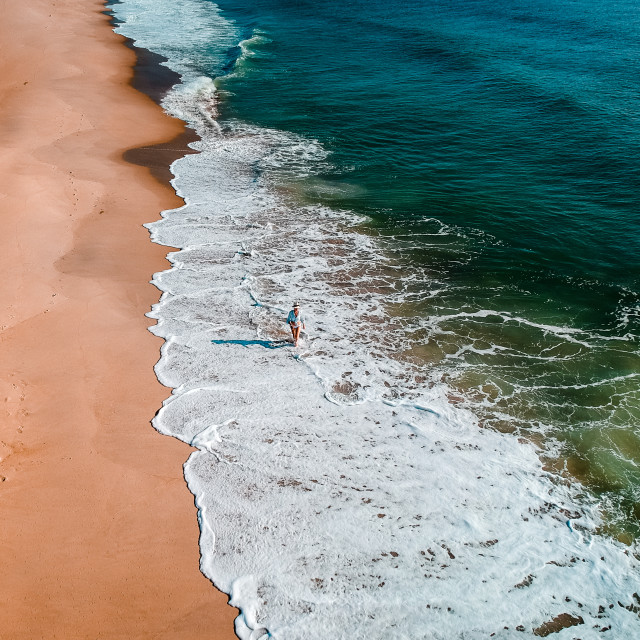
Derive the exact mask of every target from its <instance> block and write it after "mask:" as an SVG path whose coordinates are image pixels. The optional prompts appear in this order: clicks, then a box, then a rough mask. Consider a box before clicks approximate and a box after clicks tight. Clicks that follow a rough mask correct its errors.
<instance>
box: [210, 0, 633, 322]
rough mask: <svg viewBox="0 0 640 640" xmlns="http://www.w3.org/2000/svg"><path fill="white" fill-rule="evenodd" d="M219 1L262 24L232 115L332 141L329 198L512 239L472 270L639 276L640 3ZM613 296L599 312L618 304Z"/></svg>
mask: <svg viewBox="0 0 640 640" xmlns="http://www.w3.org/2000/svg"><path fill="white" fill-rule="evenodd" d="M218 4H219V6H220V7H221V8H222V9H223V12H224V15H225V16H226V17H230V18H232V19H234V20H235V21H236V23H237V24H238V25H239V26H240V27H241V28H242V29H244V33H245V36H246V37H247V38H250V37H251V35H252V34H253V33H254V30H257V33H259V34H262V35H263V36H264V39H259V40H257V41H255V42H250V43H249V47H250V51H251V53H252V54H253V55H252V56H251V58H250V60H248V63H247V64H244V65H243V70H244V74H242V75H240V76H238V75H235V76H233V77H232V78H231V79H229V80H228V81H227V82H226V83H222V85H221V86H223V87H224V88H225V89H228V90H229V91H231V92H233V97H232V99H229V100H228V101H227V102H226V103H225V109H224V111H223V113H224V115H225V116H227V117H237V118H241V119H243V120H251V121H254V122H256V123H259V124H261V125H264V126H269V127H274V128H277V129H285V130H292V131H295V132H298V133H302V134H304V135H308V136H311V137H313V138H316V139H318V140H320V141H321V142H323V143H324V144H325V145H326V146H327V148H329V149H330V150H331V151H332V157H331V161H332V163H333V165H334V171H332V172H330V173H328V174H326V175H325V176H323V177H324V178H325V179H326V180H327V181H328V182H329V184H330V185H331V184H333V185H334V186H335V187H336V191H337V193H334V192H333V191H332V190H331V189H329V194H328V197H329V198H330V199H331V200H332V202H335V201H336V200H339V201H340V205H341V206H348V207H352V208H355V209H356V210H361V211H365V212H367V213H369V214H370V215H372V216H373V217H374V219H375V220H376V221H377V222H379V223H380V224H382V225H386V224H389V223H391V224H393V225H396V224H399V225H401V226H402V227H404V228H406V229H410V230H411V229H414V228H415V226H416V224H417V223H418V221H419V220H421V219H423V218H424V217H425V216H429V217H435V218H437V219H438V220H441V221H443V222H445V223H447V224H454V225H459V226H462V227H465V228H469V229H474V230H481V231H483V232H485V233H487V234H490V235H491V236H492V237H493V238H495V239H496V240H499V241H501V242H503V243H504V246H503V245H498V246H496V245H497V243H492V247H491V248H490V249H489V248H486V247H485V250H484V252H483V257H482V259H481V261H480V262H479V263H476V264H475V265H474V269H480V270H482V271H485V270H487V271H489V272H491V273H496V274H497V277H499V278H503V277H508V278H509V280H511V281H512V280H513V278H514V277H515V278H517V279H522V281H525V282H527V281H530V280H531V279H532V278H535V279H539V278H542V279H543V280H544V282H543V284H542V285H541V286H542V288H546V287H551V289H552V293H553V294H554V295H557V294H558V293H560V295H561V296H562V297H563V298H564V297H565V295H567V292H566V283H565V281H566V278H567V277H570V278H576V279H578V280H579V281H588V282H589V283H590V284H592V283H593V282H597V286H598V287H600V288H601V295H605V296H606V297H607V303H608V305H614V306H615V304H616V301H617V298H616V296H617V293H614V291H612V290H611V287H613V288H614V289H615V290H616V291H619V287H621V286H625V287H629V288H631V289H633V290H636V289H637V285H638V275H639V271H638V261H637V260H636V256H637V253H638V248H639V240H638V234H637V230H638V225H639V224H640V223H639V221H638V218H639V216H638V204H639V196H638V193H639V190H638V186H640V172H639V168H638V157H639V155H640V154H639V153H638V152H639V151H640V136H639V134H638V107H639V101H638V89H637V84H636V83H637V80H636V78H637V74H638V59H639V53H640V40H639V39H638V31H639V29H638V10H637V8H636V5H635V4H634V3H631V2H605V3H596V4H594V3H589V2H583V1H573V2H550V1H548V0H538V1H533V2H489V1H486V2H485V1H482V0H480V1H473V2H444V1H437V0H436V1H434V0H426V1H425V0H423V1H420V2H416V1H410V2H402V3H389V2H375V1H374V2H349V3H342V2H335V1H331V0H330V1H328V2H323V3H316V2H298V1H296V2H260V1H259V0H258V1H256V0H251V1H249V2H246V1H242V0H241V1H239V2H233V3H230V2H224V1H223V2H221V3H218ZM340 185H347V186H348V187H350V188H349V189H346V190H345V191H346V193H347V194H352V195H351V196H350V197H349V196H348V197H344V196H345V192H344V191H341V190H340V189H339V187H340ZM314 186H315V185H314V184H311V185H308V187H307V189H308V191H309V194H310V195H311V196H312V197H317V196H318V195H319V194H320V195H322V193H324V192H326V190H327V189H326V185H323V186H324V187H325V188H324V189H318V188H317V187H316V188H315V189H314ZM354 186H356V187H357V188H353V187H354ZM325 197H327V195H325ZM549 279H550V280H551V281H553V280H556V279H557V282H556V283H555V284H554V283H553V282H549ZM557 289H560V292H558V291H557ZM568 295H569V296H571V295H572V292H569V293H568ZM580 295H581V294H580ZM602 302H603V301H602V300H601V299H599V300H597V301H595V303H594V308H593V310H592V313H593V314H594V315H595V316H596V318H597V319H598V320H599V319H600V318H601V316H602V313H603V312H605V313H606V312H610V313H615V311H614V310H613V309H610V308H609V309H606V308H603V305H602Z"/></svg>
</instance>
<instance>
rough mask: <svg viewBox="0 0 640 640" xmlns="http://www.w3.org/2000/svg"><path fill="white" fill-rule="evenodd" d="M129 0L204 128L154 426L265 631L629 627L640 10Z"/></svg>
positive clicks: (251, 624) (256, 625)
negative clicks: (293, 324) (184, 451)
mask: <svg viewBox="0 0 640 640" xmlns="http://www.w3.org/2000/svg"><path fill="white" fill-rule="evenodd" d="M111 9H112V11H113V13H114V15H115V18H116V23H117V27H116V30H117V31H118V32H121V33H123V34H124V35H127V36H128V37H130V38H132V39H134V40H135V41H136V44H137V45H138V46H140V47H143V48H146V49H149V50H150V51H153V52H155V53H158V54H161V55H162V56H164V57H165V58H166V59H167V62H166V63H165V64H166V65H167V66H169V67H170V68H171V69H173V70H174V71H176V72H177V73H178V74H180V77H181V82H180V83H179V84H177V85H176V86H175V87H173V88H172V89H171V90H170V91H169V92H168V93H167V95H166V96H165V98H164V100H163V106H164V107H165V109H166V110H167V111H168V112H169V113H171V114H173V115H176V116H178V117H180V118H182V119H184V120H185V121H186V122H188V123H189V124H190V125H191V126H192V127H193V128H194V129H195V130H196V131H197V133H198V135H199V136H200V140H199V141H198V142H197V143H194V145H193V147H194V149H196V150H197V151H198V152H199V153H197V154H191V155H188V156H186V157H185V158H183V159H180V160H178V161H177V162H176V163H174V165H173V167H172V171H173V173H174V175H175V179H174V181H173V184H174V187H175V188H176V190H177V192H178V193H179V194H180V195H181V196H182V197H183V198H184V200H185V206H184V207H181V208H179V209H176V210H172V211H167V212H164V213H163V215H162V220H160V221H158V222H152V223H150V224H149V225H148V227H149V230H150V233H151V237H152V240H153V241H154V242H158V243H161V244H165V245H167V246H169V247H174V248H177V249H178V250H177V251H172V252H171V253H170V255H169V259H170V262H171V268H170V269H168V270H167V271H165V272H162V273H159V274H156V275H155V276H154V283H155V284H156V285H157V286H158V288H159V289H160V291H161V292H162V294H161V298H160V301H159V303H158V304H157V305H156V306H155V307H154V309H153V311H152V312H151V313H150V314H149V315H150V317H151V318H154V319H155V320H156V321H157V324H155V325H154V326H153V327H152V328H151V330H152V331H153V332H154V333H156V334H158V335H161V336H163V337H164V338H165V340H166V342H165V344H164V347H163V349H162V358H161V360H160V362H159V363H158V365H157V367H156V372H157V375H158V377H159V379H160V380H161V381H162V382H163V383H164V384H166V385H167V386H168V387H171V388H172V389H173V392H172V394H171V397H170V398H168V399H167V401H166V402H165V404H164V406H163V407H162V409H161V410H160V412H159V414H158V416H157V418H156V419H155V421H154V424H155V426H156V428H158V429H159V430H160V431H162V432H165V433H168V434H171V435H174V436H175V437H178V438H181V439H183V440H185V441H186V442H189V443H191V444H192V445H193V446H194V447H196V449H197V451H196V452H195V453H194V454H193V455H192V456H191V457H190V459H189V461H188V462H187V464H186V465H185V476H186V478H187V481H188V483H189V486H190V488H191V490H192V491H193V492H194V495H195V496H196V502H197V505H198V509H199V519H200V527H201V540H200V544H201V550H202V563H201V567H202V570H203V572H204V573H205V574H206V575H207V576H208V577H209V578H211V580H212V581H213V582H214V583H215V584H216V585H217V586H218V587H219V588H221V589H222V590H223V591H225V592H227V593H229V594H230V596H231V601H232V603H233V604H235V605H236V606H238V607H239V608H240V610H241V615H240V616H239V617H238V619H237V621H236V631H237V633H238V635H239V637H240V638H242V639H245V638H251V639H252V640H257V639H258V638H261V637H263V636H266V635H267V634H268V635H269V636H270V637H274V638H280V639H287V640H289V639H295V638H316V637H331V638H350V639H351V638H373V639H378V638H380V639H382V638H385V639H386V638H411V639H418V638H447V639H450V638H486V637H490V636H491V637H496V638H511V637H518V638H519V637H523V636H525V637H527V636H533V635H534V632H536V630H537V635H540V634H546V633H547V631H549V630H550V628H548V627H545V626H544V625H545V624H546V623H550V622H551V621H553V620H554V619H555V621H556V623H555V624H556V625H557V626H559V627H561V626H563V625H569V624H571V625H573V626H570V627H569V626H567V628H565V629H564V630H561V631H559V632H557V633H556V634H554V637H558V638H561V639H562V638H574V637H580V638H591V637H615V638H621V637H634V635H635V634H637V630H638V629H639V628H640V619H639V618H638V612H639V611H640V597H639V596H638V595H637V593H639V592H640V577H639V574H638V569H639V567H638V547H637V538H638V535H639V534H640V526H639V522H638V518H639V517H640V495H639V490H640V471H639V468H638V464H639V463H640V453H639V448H638V444H639V436H640V430H639V426H638V425H639V419H640V404H639V399H640V392H639V390H638V381H639V379H640V366H639V365H640V353H639V347H638V339H639V336H640V296H639V291H640V279H639V276H640V270H639V268H638V260H637V257H636V256H637V255H638V248H639V247H638V245H639V240H638V231H639V227H640V217H639V215H638V210H639V207H638V205H639V204H640V202H639V200H640V197H639V196H638V193H640V190H639V188H638V187H639V186H640V172H639V170H638V158H639V157H640V153H639V151H640V133H639V128H638V124H639V123H638V115H639V113H640V95H639V92H638V89H637V87H636V82H635V77H636V75H637V71H638V66H639V65H640V62H639V61H640V56H639V55H638V54H639V53H640V39H638V34H639V32H640V14H639V13H638V10H637V7H635V6H634V4H633V3H631V2H628V1H624V0H622V1H615V2H614V1H613V0H605V1H604V2H601V3H587V2H586V1H585V0H571V1H569V0H566V1H556V2H551V1H549V0H537V1H536V0H532V1H530V2H509V3H504V2H488V1H485V0H474V1H473V2H471V1H469V0H467V1H459V2H450V1H449V2H444V1H443V0H423V1H421V2H418V1H416V0H411V1H408V2H403V3H397V4H396V3H388V2H379V1H377V0H373V1H370V2H366V3H365V2H360V1H356V2H351V3H347V4H344V3H337V2H333V1H332V0H329V1H327V2H324V3H311V2H301V1H297V2H288V1H280V0H275V1H271V2H263V1H261V0H238V1H237V2H233V3H231V2H226V0H221V1H220V2H218V3H213V2H210V1H208V0H173V1H169V0H154V1H153V2H152V1H151V0H123V2H120V3H117V4H113V5H112V6H111ZM295 299H298V300H300V302H301V303H302V305H303V309H304V311H305V314H306V315H307V318H308V327H307V334H306V335H305V336H304V338H303V341H302V343H301V345H300V347H299V348H297V349H295V348H293V347H292V346H291V345H289V344H288V343H287V338H288V329H287V327H286V325H285V324H284V318H285V316H286V313H287V311H288V310H289V308H290V306H291V303H292V301H293V300H295ZM559 616H560V617H559Z"/></svg>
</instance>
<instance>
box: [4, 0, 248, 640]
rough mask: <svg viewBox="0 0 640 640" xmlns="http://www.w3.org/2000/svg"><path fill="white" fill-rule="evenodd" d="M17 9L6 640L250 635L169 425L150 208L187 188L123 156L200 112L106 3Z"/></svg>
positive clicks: (7, 159) (10, 13)
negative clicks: (155, 321) (207, 568)
mask: <svg viewBox="0 0 640 640" xmlns="http://www.w3.org/2000/svg"><path fill="white" fill-rule="evenodd" d="M3 9H4V16H3V21H2V23H1V24H0V30H1V34H0V50H1V54H2V55H1V56H0V65H1V66H2V73H1V76H0V78H1V81H0V95H1V98H2V99H1V101H0V105H1V106H0V123H1V129H0V136H1V140H2V144H1V152H0V153H1V156H0V176H1V177H0V202H1V207H0V221H1V224H2V235H1V237H2V249H1V251H0V264H1V265H2V275H3V278H2V299H3V304H2V307H1V310H0V313H1V314H2V317H1V318H0V329H1V333H0V353H1V356H0V358H1V360H0V361H1V363H2V364H1V365H0V385H1V396H0V397H1V398H2V402H3V403H4V408H3V419H2V422H1V423H0V431H1V435H0V476H1V477H0V480H1V482H0V500H1V501H2V524H3V526H2V536H1V538H0V540H1V541H0V564H1V565H2V568H3V569H2V577H3V579H2V580H1V581H0V602H2V606H1V608H0V637H2V638H7V639H12V638H191V639H193V638H204V637H206V638H221V639H222V638H235V634H234V633H233V619H234V617H235V615H236V612H235V610H234V609H232V608H231V607H229V606H228V605H227V604H226V603H227V597H226V595H224V594H222V593H219V592H217V591H216V590H215V589H214V587H213V586H212V585H211V583H210V582H209V581H208V580H207V579H206V578H205V577H204V576H203V575H202V574H201V573H200V571H199V569H198V563H199V549H198V525H197V519H196V509H195V507H194V503H193V496H192V495H191V494H190V492H189V491H188V489H187V487H186V485H185V482H184V479H183V475H182V464H183V463H184V461H185V460H186V459H187V457H188V456H189V453H190V449H189V447H187V446H186V445H184V444H182V443H180V442H178V441H177V440H174V439H171V438H168V437H164V436H161V435H160V434H158V433H157V432H156V431H155V430H154V429H153V428H152V427H151V425H150V420H151V419H152V418H153V416H154V413H155V412H156V411H157V409H158V408H159V407H160V406H161V404H162V401H163V399H164V398H166V397H167V396H168V395H169V390H168V389H166V388H164V387H162V386H161V385H160V384H159V383H158V382H157V380H156V378H155V375H154V372H153V365H154V364H155V362H156V361H157V360H158V357H159V349H160V346H161V342H162V341H161V340H160V339H159V338H156V337H154V336H153V335H151V334H150V333H149V332H148V331H147V327H148V325H149V324H151V321H150V320H149V319H148V318H146V317H145V315H144V314H145V313H146V312H147V311H148V310H149V309H150V307H151V305H152V304H154V303H155V302H156V301H157V299H158V297H159V292H158V291H157V289H155V288H154V287H153V286H152V285H151V284H149V280H150V279H151V276H152V274H153V273H154V272H156V271H160V270H163V269H165V268H167V262H166V260H165V254H166V252H167V249H166V248H165V247H160V246H158V245H154V244H152V243H151V242H150V240H149V237H148V233H147V231H146V230H145V229H144V228H143V227H142V224H143V223H145V222H149V221H152V220H154V219H157V218H158V217H159V212H160V211H161V210H163V209H166V208H169V207H172V206H177V205H179V204H180V201H179V200H178V199H177V197H176V196H175V194H174V193H173V191H172V189H171V188H170V187H169V186H168V185H166V184H162V183H161V182H160V181H159V180H158V179H157V177H154V176H153V175H152V174H151V172H150V170H149V169H148V168H146V167H143V166H136V165H135V164H131V163H127V162H125V160H123V154H124V153H125V152H126V151H127V150H130V149H134V148H138V147H149V146H153V145H161V144H162V143H166V142H167V141H171V140H173V139H175V138H177V137H179V136H181V135H183V133H184V132H183V126H182V123H180V122H178V121H174V120H171V119H170V118H169V117H167V116H166V115H164V114H163V112H162V111H161V109H160V108H159V107H157V106H156V105H155V104H154V103H153V101H152V100H151V99H149V98H148V97H146V96H145V95H143V94H142V93H139V92H137V91H136V90H135V89H133V88H132V87H131V86H130V81H131V76H132V67H133V65H134V63H135V56H134V54H133V53H132V51H131V50H130V49H128V48H126V47H125V46H124V44H123V38H121V37H119V36H117V35H115V34H114V33H113V32H112V30H111V27H110V24H109V19H108V17H107V16H106V15H104V14H103V13H102V12H103V10H104V7H103V5H102V3H101V2H98V1H93V2H89V3H87V2H80V0H57V1H56V2H51V1H50V0H34V1H33V2H30V3H29V5H28V6H26V5H18V4H16V3H4V6H3ZM167 146H171V145H170V143H167ZM156 173H157V172H156Z"/></svg>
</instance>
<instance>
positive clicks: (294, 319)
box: [287, 302, 307, 347]
mask: <svg viewBox="0 0 640 640" xmlns="http://www.w3.org/2000/svg"><path fill="white" fill-rule="evenodd" d="M287 322H288V323H289V326H290V327H291V333H292V334H293V346H294V347H297V346H298V338H299V337H300V329H306V328H307V327H305V324H304V318H303V317H302V314H301V313H300V304H299V303H298V302H294V303H293V309H292V310H291V311H289V315H288V316H287Z"/></svg>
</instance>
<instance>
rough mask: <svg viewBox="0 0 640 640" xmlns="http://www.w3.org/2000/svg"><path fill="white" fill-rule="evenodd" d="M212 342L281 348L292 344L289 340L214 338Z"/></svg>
mask: <svg viewBox="0 0 640 640" xmlns="http://www.w3.org/2000/svg"><path fill="white" fill-rule="evenodd" d="M211 342H212V343H213V344H239V345H240V346H242V347H251V346H254V345H257V346H259V347H264V348H265V349H280V348H281V347H287V346H291V344H292V343H291V342H290V341H289V340H212V341H211Z"/></svg>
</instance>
